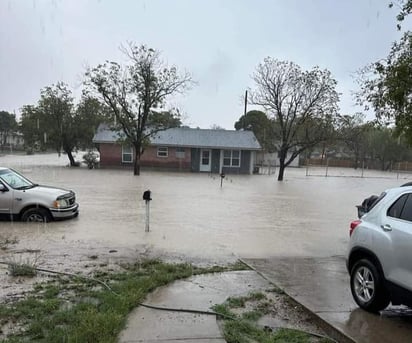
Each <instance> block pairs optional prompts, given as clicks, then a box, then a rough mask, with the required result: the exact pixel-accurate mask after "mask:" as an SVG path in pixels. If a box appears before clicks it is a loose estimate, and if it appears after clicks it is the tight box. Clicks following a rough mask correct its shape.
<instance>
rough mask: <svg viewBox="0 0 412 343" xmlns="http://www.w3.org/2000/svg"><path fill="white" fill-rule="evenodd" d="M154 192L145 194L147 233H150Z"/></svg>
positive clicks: (148, 191) (145, 192)
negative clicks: (151, 204)
mask: <svg viewBox="0 0 412 343" xmlns="http://www.w3.org/2000/svg"><path fill="white" fill-rule="evenodd" d="M151 195H152V192H151V191H150V190H147V191H144V192H143V200H144V201H145V203H146V225H145V231H146V232H149V224H150V201H151V200H152V196H151Z"/></svg>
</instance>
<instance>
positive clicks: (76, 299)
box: [0, 260, 243, 343]
mask: <svg viewBox="0 0 412 343" xmlns="http://www.w3.org/2000/svg"><path fill="white" fill-rule="evenodd" d="M238 266H239V265H237V264H235V265H231V266H229V267H219V266H212V267H209V268H198V267H194V266H192V265H190V264H185V263H184V264H169V263H163V262H161V261H158V260H146V261H140V262H138V263H135V264H133V265H123V266H122V267H123V271H122V272H115V273H109V272H97V273H95V275H93V277H94V278H95V279H99V280H101V281H104V282H105V283H106V284H107V285H110V288H111V290H110V289H108V288H107V287H105V286H104V285H102V284H100V283H96V282H95V281H93V280H86V279H84V278H80V277H74V278H69V277H65V276H59V277H55V278H53V279H52V281H49V282H45V283H41V284H37V285H36V286H35V287H34V290H33V292H32V293H31V294H30V295H29V296H28V297H26V298H25V299H23V300H20V301H18V302H15V303H10V304H2V305H0V329H1V327H2V325H5V324H7V323H8V324H10V323H13V326H15V327H18V328H20V330H19V332H17V333H14V334H12V335H9V336H8V337H7V338H5V339H4V340H3V341H2V342H4V343H15V342H62V343H66V342H67V343H69V342H82V343H88V342H90V343H92V342H93V343H94V342H99V343H111V342H116V339H117V336H118V334H119V333H120V331H121V330H122V328H123V327H124V325H125V322H126V318H127V315H128V314H129V313H130V311H131V310H132V309H133V308H135V307H136V306H138V304H139V303H140V302H142V301H143V299H144V298H145V296H146V295H147V294H148V293H150V292H151V291H153V290H154V289H155V288H157V287H159V286H163V285H166V284H167V283H170V282H172V281H174V280H177V279H182V278H187V277H189V276H191V275H197V274H202V273H212V272H221V271H227V270H236V268H237V267H238ZM242 269H243V268H242Z"/></svg>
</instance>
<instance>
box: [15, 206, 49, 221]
mask: <svg viewBox="0 0 412 343" xmlns="http://www.w3.org/2000/svg"><path fill="white" fill-rule="evenodd" d="M21 220H22V221H24V222H37V223H47V222H49V221H50V215H49V213H48V212H47V210H45V209H43V208H29V209H28V210H27V211H25V212H24V213H23V215H22V216H21Z"/></svg>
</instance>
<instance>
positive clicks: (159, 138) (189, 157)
mask: <svg viewBox="0 0 412 343" xmlns="http://www.w3.org/2000/svg"><path fill="white" fill-rule="evenodd" d="M119 138H120V135H119V133H118V132H116V131H113V130H112V129H110V127H109V126H108V125H107V124H101V125H100V126H99V128H98V129H97V132H96V134H95V136H94V138H93V142H94V143H95V144H96V145H97V148H98V150H99V152H100V166H101V167H131V166H133V163H134V150H133V147H131V146H130V145H125V144H122V142H120V141H119ZM259 150H261V147H260V144H259V142H258V141H257V139H256V137H255V135H254V134H253V132H252V131H232V130H212V129H208V130H205V129H191V128H171V129H167V130H164V131H159V132H158V133H156V134H155V135H154V136H153V137H151V139H150V145H149V146H148V147H146V149H145V151H144V153H143V155H142V157H141V159H140V165H141V166H142V167H147V168H158V169H169V170H170V169H174V170H182V171H191V172H206V173H222V172H223V173H226V174H251V173H252V172H253V170H254V167H255V165H256V153H257V151H259Z"/></svg>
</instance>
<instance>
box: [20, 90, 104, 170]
mask: <svg viewBox="0 0 412 343" xmlns="http://www.w3.org/2000/svg"><path fill="white" fill-rule="evenodd" d="M106 118H107V109H106V108H105V107H104V106H103V105H102V104H101V103H100V102H99V101H98V100H97V99H94V98H92V97H89V96H83V97H82V99H81V101H80V103H79V104H78V105H77V106H75V104H74V100H73V97H72V93H71V91H70V90H69V89H68V87H67V85H66V84H64V83H62V82H59V83H57V84H56V85H52V86H49V87H45V88H44V89H42V90H41V96H40V100H39V101H38V104H37V106H31V105H29V106H24V107H23V108H22V117H21V122H20V127H21V130H22V132H23V135H24V138H25V141H26V149H27V150H28V151H32V150H35V149H42V150H43V149H46V148H52V149H54V150H56V151H57V152H59V153H60V152H61V151H63V152H65V153H66V154H67V157H68V159H69V161H70V165H71V166H75V165H76V161H75V159H74V156H73V152H75V151H77V150H78V149H79V148H90V147H91V146H92V139H93V135H94V133H95V130H96V128H97V126H98V124H99V123H100V122H103V121H105V120H106Z"/></svg>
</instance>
